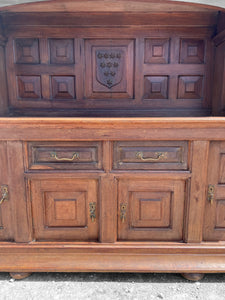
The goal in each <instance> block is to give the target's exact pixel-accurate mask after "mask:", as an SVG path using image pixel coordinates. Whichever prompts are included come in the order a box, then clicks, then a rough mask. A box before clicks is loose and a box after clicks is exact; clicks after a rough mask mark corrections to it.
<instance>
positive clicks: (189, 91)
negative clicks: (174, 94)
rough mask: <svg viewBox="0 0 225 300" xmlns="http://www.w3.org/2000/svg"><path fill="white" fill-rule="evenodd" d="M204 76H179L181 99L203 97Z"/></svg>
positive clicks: (179, 94)
mask: <svg viewBox="0 0 225 300" xmlns="http://www.w3.org/2000/svg"><path fill="white" fill-rule="evenodd" d="M202 93H203V76H179V81H178V98H179V99H202V97H203V94H202Z"/></svg>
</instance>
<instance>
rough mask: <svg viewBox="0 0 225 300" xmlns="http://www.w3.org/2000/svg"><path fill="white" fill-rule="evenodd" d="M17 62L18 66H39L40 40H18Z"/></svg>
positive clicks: (16, 44)
mask: <svg viewBox="0 0 225 300" xmlns="http://www.w3.org/2000/svg"><path fill="white" fill-rule="evenodd" d="M15 60H16V63H18V64H39V62H40V53H39V40H38V39H32V38H29V39H16V40H15Z"/></svg>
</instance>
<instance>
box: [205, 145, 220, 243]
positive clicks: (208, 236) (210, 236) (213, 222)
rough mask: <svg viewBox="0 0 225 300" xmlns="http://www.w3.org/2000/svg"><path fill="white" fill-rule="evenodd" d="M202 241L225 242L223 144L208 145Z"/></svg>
mask: <svg viewBox="0 0 225 300" xmlns="http://www.w3.org/2000/svg"><path fill="white" fill-rule="evenodd" d="M210 187H211V191H210V190H209V189H210ZM203 239H204V240H206V241H219V240H222V241H224V240H225V142H212V143H211V144H210V151H209V164H208V194H207V193H206V206H205V219H204V231H203Z"/></svg>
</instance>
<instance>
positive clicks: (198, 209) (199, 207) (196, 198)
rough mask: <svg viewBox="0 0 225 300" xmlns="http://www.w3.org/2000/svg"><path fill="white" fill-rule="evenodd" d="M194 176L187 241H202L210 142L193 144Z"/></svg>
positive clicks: (187, 219)
mask: <svg viewBox="0 0 225 300" xmlns="http://www.w3.org/2000/svg"><path fill="white" fill-rule="evenodd" d="M192 147H193V149H192V177H191V187H190V194H189V203H188V207H187V216H186V221H187V225H186V237H185V240H186V242H189V243H200V242H201V241H202V224H203V217H204V209H205V199H206V189H207V182H206V180H207V179H206V178H207V167H208V166H207V162H208V149H209V143H208V142H207V141H195V142H193V144H192Z"/></svg>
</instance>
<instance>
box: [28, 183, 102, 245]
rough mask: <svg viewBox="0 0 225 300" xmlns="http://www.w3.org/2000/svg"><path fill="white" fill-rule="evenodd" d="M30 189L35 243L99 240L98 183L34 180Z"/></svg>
mask: <svg viewBox="0 0 225 300" xmlns="http://www.w3.org/2000/svg"><path fill="white" fill-rule="evenodd" d="M30 187H31V197H32V202H31V203H32V216H33V227H34V238H35V239H36V240H56V241H63V240H74V241H96V240H97V239H98V181H97V180H95V179H63V178H60V179H43V180H42V179H41V180H35V179H34V180H31V182H30Z"/></svg>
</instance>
